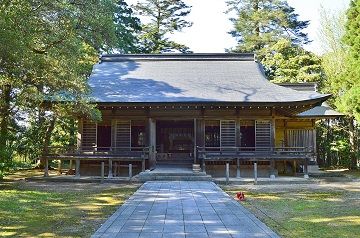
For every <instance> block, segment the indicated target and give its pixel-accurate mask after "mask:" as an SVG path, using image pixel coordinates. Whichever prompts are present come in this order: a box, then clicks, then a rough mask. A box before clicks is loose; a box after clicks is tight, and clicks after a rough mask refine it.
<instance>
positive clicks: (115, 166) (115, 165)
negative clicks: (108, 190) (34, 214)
mask: <svg viewBox="0 0 360 238" xmlns="http://www.w3.org/2000/svg"><path fill="white" fill-rule="evenodd" d="M117 172H118V162H115V163H114V173H113V176H114V177H116V176H118V173H117Z"/></svg>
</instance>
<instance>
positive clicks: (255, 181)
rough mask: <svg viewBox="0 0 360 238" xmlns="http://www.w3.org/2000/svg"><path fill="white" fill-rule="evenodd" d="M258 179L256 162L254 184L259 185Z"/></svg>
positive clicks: (255, 163) (255, 164)
mask: <svg viewBox="0 0 360 238" xmlns="http://www.w3.org/2000/svg"><path fill="white" fill-rule="evenodd" d="M257 177H258V174H257V162H256V161H255V162H254V184H257Z"/></svg>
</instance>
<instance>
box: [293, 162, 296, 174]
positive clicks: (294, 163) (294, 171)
mask: <svg viewBox="0 0 360 238" xmlns="http://www.w3.org/2000/svg"><path fill="white" fill-rule="evenodd" d="M293 175H296V160H294V161H293Z"/></svg>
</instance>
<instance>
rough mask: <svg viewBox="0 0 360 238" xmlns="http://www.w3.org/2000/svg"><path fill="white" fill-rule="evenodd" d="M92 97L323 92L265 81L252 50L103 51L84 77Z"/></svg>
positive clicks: (273, 96)
mask: <svg viewBox="0 0 360 238" xmlns="http://www.w3.org/2000/svg"><path fill="white" fill-rule="evenodd" d="M89 85H90V87H91V90H92V94H91V96H92V99H93V100H94V101H95V102H123V103H127V102H146V103H149V102H264V103H270V102H277V103H278V102H280V103H281V102H301V101H308V100H314V99H315V100H317V101H324V100H325V99H326V98H327V97H328V95H323V94H319V93H316V92H300V91H295V90H293V89H290V88H286V87H282V86H278V85H275V84H272V83H270V82H269V81H268V80H267V79H266V78H265V76H264V73H263V71H262V68H261V65H260V64H259V63H257V62H256V61H254V56H253V55H252V54H164V55H105V56H103V57H102V61H101V63H99V64H97V65H95V66H94V69H93V72H92V74H91V76H90V78H89Z"/></svg>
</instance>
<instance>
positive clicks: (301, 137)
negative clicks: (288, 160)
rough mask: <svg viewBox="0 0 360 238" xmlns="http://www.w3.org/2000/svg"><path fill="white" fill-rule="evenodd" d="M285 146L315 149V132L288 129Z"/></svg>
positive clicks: (311, 130)
mask: <svg viewBox="0 0 360 238" xmlns="http://www.w3.org/2000/svg"><path fill="white" fill-rule="evenodd" d="M286 133H287V140H288V141H287V145H288V146H289V147H307V148H309V147H312V148H313V149H314V148H315V130H313V129H308V130H306V129H288V130H287V132H286Z"/></svg>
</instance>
